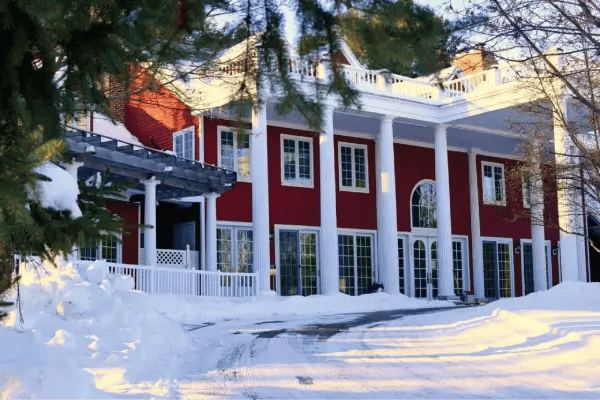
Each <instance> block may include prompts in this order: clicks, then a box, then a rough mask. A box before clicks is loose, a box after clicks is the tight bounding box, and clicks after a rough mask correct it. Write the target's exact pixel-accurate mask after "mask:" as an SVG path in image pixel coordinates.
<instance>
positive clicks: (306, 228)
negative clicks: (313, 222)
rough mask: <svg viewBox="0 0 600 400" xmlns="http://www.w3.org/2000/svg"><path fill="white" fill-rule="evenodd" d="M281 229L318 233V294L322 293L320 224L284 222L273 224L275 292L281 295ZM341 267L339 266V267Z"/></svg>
mask: <svg viewBox="0 0 600 400" xmlns="http://www.w3.org/2000/svg"><path fill="white" fill-rule="evenodd" d="M280 230H284V231H298V233H300V232H308V233H313V232H314V233H316V234H317V240H316V248H317V249H316V251H317V255H316V256H317V294H321V292H322V291H321V286H320V285H321V258H320V257H319V250H320V248H319V237H320V235H321V229H320V227H319V226H308V225H282V224H275V225H273V234H274V235H275V237H274V243H275V260H274V261H275V293H277V295H278V296H281V287H280V286H281V279H280V278H281V275H280V272H281V269H280V265H279V261H280V259H279V256H280V254H279V231H280ZM338 268H339V267H338Z"/></svg>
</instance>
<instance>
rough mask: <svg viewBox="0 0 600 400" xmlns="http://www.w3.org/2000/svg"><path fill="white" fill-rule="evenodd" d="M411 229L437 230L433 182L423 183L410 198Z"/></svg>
mask: <svg viewBox="0 0 600 400" xmlns="http://www.w3.org/2000/svg"><path fill="white" fill-rule="evenodd" d="M411 212H412V226H413V228H437V216H436V194H435V182H433V181H424V182H422V183H420V184H418V185H417V187H416V188H415V190H413V194H412V198H411Z"/></svg>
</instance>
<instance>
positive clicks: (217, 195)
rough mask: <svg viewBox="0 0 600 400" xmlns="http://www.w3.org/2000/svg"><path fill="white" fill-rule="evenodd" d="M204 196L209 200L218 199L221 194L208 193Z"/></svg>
mask: <svg viewBox="0 0 600 400" xmlns="http://www.w3.org/2000/svg"><path fill="white" fill-rule="evenodd" d="M202 196H204V197H206V198H207V199H217V198H219V197H220V196H221V195H220V194H219V193H206V194H203V195H202Z"/></svg>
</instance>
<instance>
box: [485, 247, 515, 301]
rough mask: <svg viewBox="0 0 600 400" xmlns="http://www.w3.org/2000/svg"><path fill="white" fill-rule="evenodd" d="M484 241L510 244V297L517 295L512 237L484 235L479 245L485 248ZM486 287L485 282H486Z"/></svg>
mask: <svg viewBox="0 0 600 400" xmlns="http://www.w3.org/2000/svg"><path fill="white" fill-rule="evenodd" d="M483 242H496V245H497V244H498V243H503V244H508V253H509V256H510V297H515V250H514V246H513V241H512V239H510V238H502V237H488V236H482V237H481V238H480V241H479V245H480V246H481V248H482V249H483ZM484 287H485V284H484ZM500 299H506V297H500Z"/></svg>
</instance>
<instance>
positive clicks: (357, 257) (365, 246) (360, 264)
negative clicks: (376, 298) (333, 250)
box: [338, 234, 373, 296]
mask: <svg viewBox="0 0 600 400" xmlns="http://www.w3.org/2000/svg"><path fill="white" fill-rule="evenodd" d="M338 253H339V268H340V285H339V286H340V292H342V293H345V294H349V295H351V296H357V295H361V294H365V293H369V290H370V288H371V284H372V283H373V271H372V265H373V261H372V255H371V254H372V251H371V235H353V234H343V235H338Z"/></svg>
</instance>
